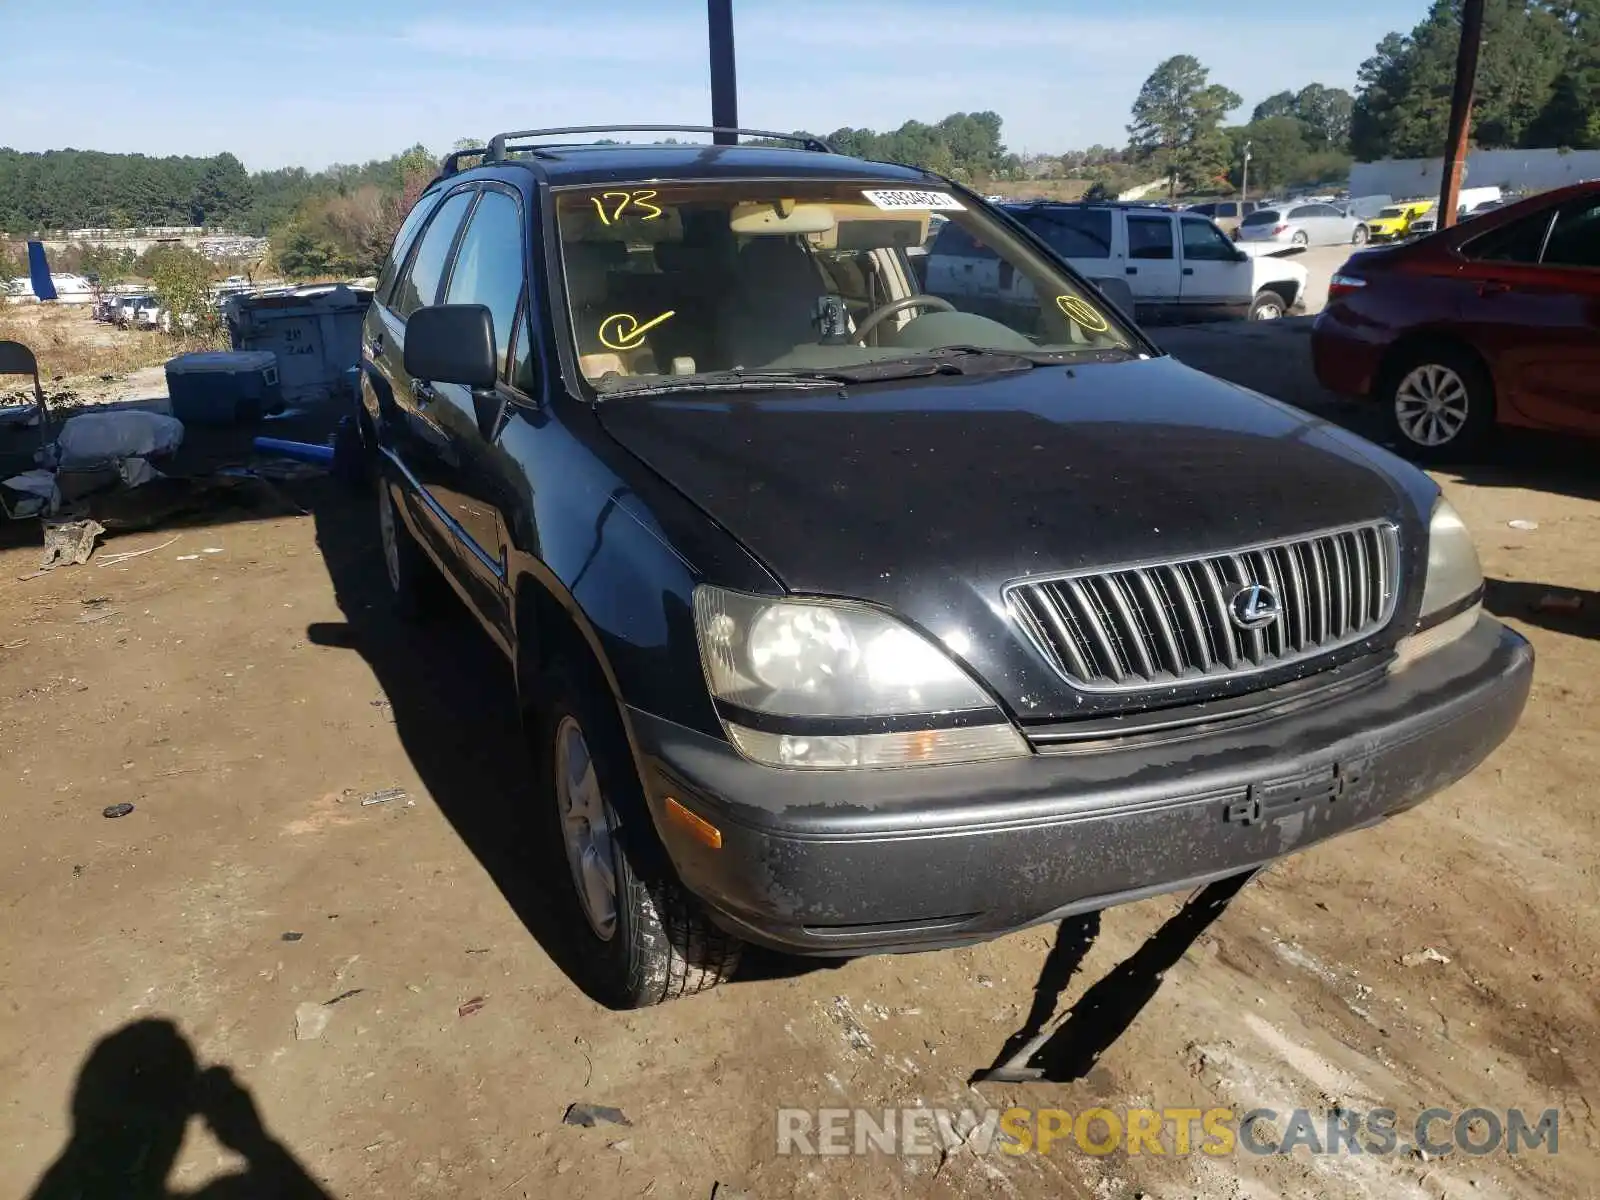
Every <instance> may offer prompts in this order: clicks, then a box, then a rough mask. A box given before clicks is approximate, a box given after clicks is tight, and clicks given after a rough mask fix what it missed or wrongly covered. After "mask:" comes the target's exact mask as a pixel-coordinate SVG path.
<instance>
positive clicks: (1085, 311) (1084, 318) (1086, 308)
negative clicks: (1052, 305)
mask: <svg viewBox="0 0 1600 1200" xmlns="http://www.w3.org/2000/svg"><path fill="white" fill-rule="evenodd" d="M1056 307H1057V308H1059V309H1060V310H1061V311H1062V312H1063V313H1065V314H1066V315H1067V316H1069V317H1071V318H1072V319H1073V320H1074V321H1076V322H1077V323H1078V324H1079V325H1082V326H1083V327H1084V328H1085V329H1087V330H1088V331H1089V332H1090V333H1104V332H1105V331H1106V330H1108V329H1110V328H1111V325H1110V323H1109V322H1108V321H1107V320H1106V319H1105V318H1104V317H1102V316H1101V315H1100V314H1099V313H1097V312H1095V310H1094V306H1093V305H1091V304H1090V303H1089V302H1088V301H1087V300H1082V299H1080V298H1078V297H1077V296H1057V297H1056Z"/></svg>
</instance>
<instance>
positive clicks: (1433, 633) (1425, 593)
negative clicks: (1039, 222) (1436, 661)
mask: <svg viewBox="0 0 1600 1200" xmlns="http://www.w3.org/2000/svg"><path fill="white" fill-rule="evenodd" d="M1482 592H1483V570H1482V568H1481V567H1479V565H1478V551H1477V548H1476V547H1474V546H1473V544H1472V537H1471V535H1470V534H1468V533H1467V527H1466V526H1465V525H1464V524H1462V521H1461V516H1460V514H1459V513H1457V512H1456V510H1455V509H1453V508H1452V507H1450V504H1449V502H1448V501H1446V500H1445V499H1444V498H1443V497H1441V498H1440V499H1439V500H1438V501H1436V502H1435V504H1434V506H1433V520H1432V521H1431V522H1429V525H1428V578H1427V582H1426V583H1424V584H1423V586H1422V611H1421V613H1420V614H1419V615H1418V621H1417V624H1418V627H1419V631H1418V632H1417V633H1414V634H1412V635H1411V636H1410V637H1406V638H1401V639H1400V644H1399V645H1398V646H1396V647H1395V657H1394V662H1393V663H1392V664H1391V665H1390V668H1389V669H1390V670H1391V671H1399V670H1403V669H1404V668H1405V667H1407V666H1409V665H1410V664H1411V663H1414V662H1416V661H1417V660H1418V659H1419V658H1424V657H1426V656H1427V655H1429V654H1432V653H1433V652H1434V651H1435V650H1440V649H1443V648H1444V647H1445V646H1448V645H1450V643H1452V642H1455V641H1458V640H1459V639H1461V638H1463V637H1465V636H1466V635H1467V634H1469V633H1471V632H1472V629H1473V627H1474V626H1475V625H1477V623H1478V618H1479V617H1480V616H1482V615H1483V603H1482V601H1481V600H1474V599H1473V598H1474V597H1478V596H1481V594H1482ZM1468 601H1472V602H1471V603H1468ZM1464 604H1465V605H1466V606H1465V607H1462V606H1463V605H1464ZM1452 610H1457V611H1452Z"/></svg>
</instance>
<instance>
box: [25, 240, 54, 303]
mask: <svg viewBox="0 0 1600 1200" xmlns="http://www.w3.org/2000/svg"><path fill="white" fill-rule="evenodd" d="M28 274H29V275H30V276H31V277H32V279H33V294H34V295H35V296H37V297H39V299H41V300H54V299H55V298H56V284H55V280H53V279H51V278H50V263H49V262H48V261H47V260H46V259H45V256H44V243H43V242H29V243H28Z"/></svg>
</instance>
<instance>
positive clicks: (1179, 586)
mask: <svg viewBox="0 0 1600 1200" xmlns="http://www.w3.org/2000/svg"><path fill="white" fill-rule="evenodd" d="M1157 569H1158V570H1162V571H1165V572H1166V573H1167V574H1168V575H1169V576H1171V579H1172V590H1173V591H1175V592H1177V594H1178V601H1179V603H1181V604H1182V605H1183V615H1184V620H1185V629H1186V630H1187V632H1188V635H1189V637H1191V638H1192V639H1193V641H1194V648H1195V651H1196V653H1195V654H1194V655H1193V656H1191V657H1190V658H1189V662H1190V663H1192V664H1193V665H1194V666H1196V667H1198V668H1199V669H1200V670H1201V671H1202V672H1208V671H1210V670H1211V668H1212V664H1213V663H1215V662H1216V661H1217V660H1216V656H1215V655H1213V654H1212V653H1211V636H1210V634H1208V633H1207V632H1206V623H1205V618H1204V617H1202V616H1201V615H1200V606H1199V604H1198V602H1197V599H1196V596H1197V593H1196V592H1195V590H1194V583H1193V581H1192V580H1191V579H1190V578H1189V572H1188V571H1187V570H1186V569H1185V568H1184V567H1183V566H1182V565H1181V564H1180V565H1178V566H1167V567H1159V568H1157ZM1080 678H1083V677H1082V676H1080Z"/></svg>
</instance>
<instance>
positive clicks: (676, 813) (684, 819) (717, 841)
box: [667, 796, 722, 850]
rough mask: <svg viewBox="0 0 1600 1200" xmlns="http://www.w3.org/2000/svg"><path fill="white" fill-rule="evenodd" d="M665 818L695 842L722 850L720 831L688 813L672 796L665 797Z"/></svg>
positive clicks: (695, 815) (701, 818)
mask: <svg viewBox="0 0 1600 1200" xmlns="http://www.w3.org/2000/svg"><path fill="white" fill-rule="evenodd" d="M667 816H669V817H671V818H672V819H673V820H674V821H676V822H677V823H678V824H679V825H682V826H683V827H684V828H685V829H687V830H688V831H689V832H690V833H691V834H693V835H694V838H695V840H696V841H701V842H704V843H705V844H706V845H708V846H710V847H711V848H712V849H713V850H721V849H722V830H720V829H718V828H717V827H716V826H715V825H713V824H712V823H711V822H710V821H707V820H706V819H705V818H704V817H701V816H699V815H697V814H695V813H692V812H690V811H689V810H688V809H687V808H686V807H684V805H683V804H681V803H680V802H679V801H678V800H677V799H676V798H675V797H673V796H668V797H667Z"/></svg>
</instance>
